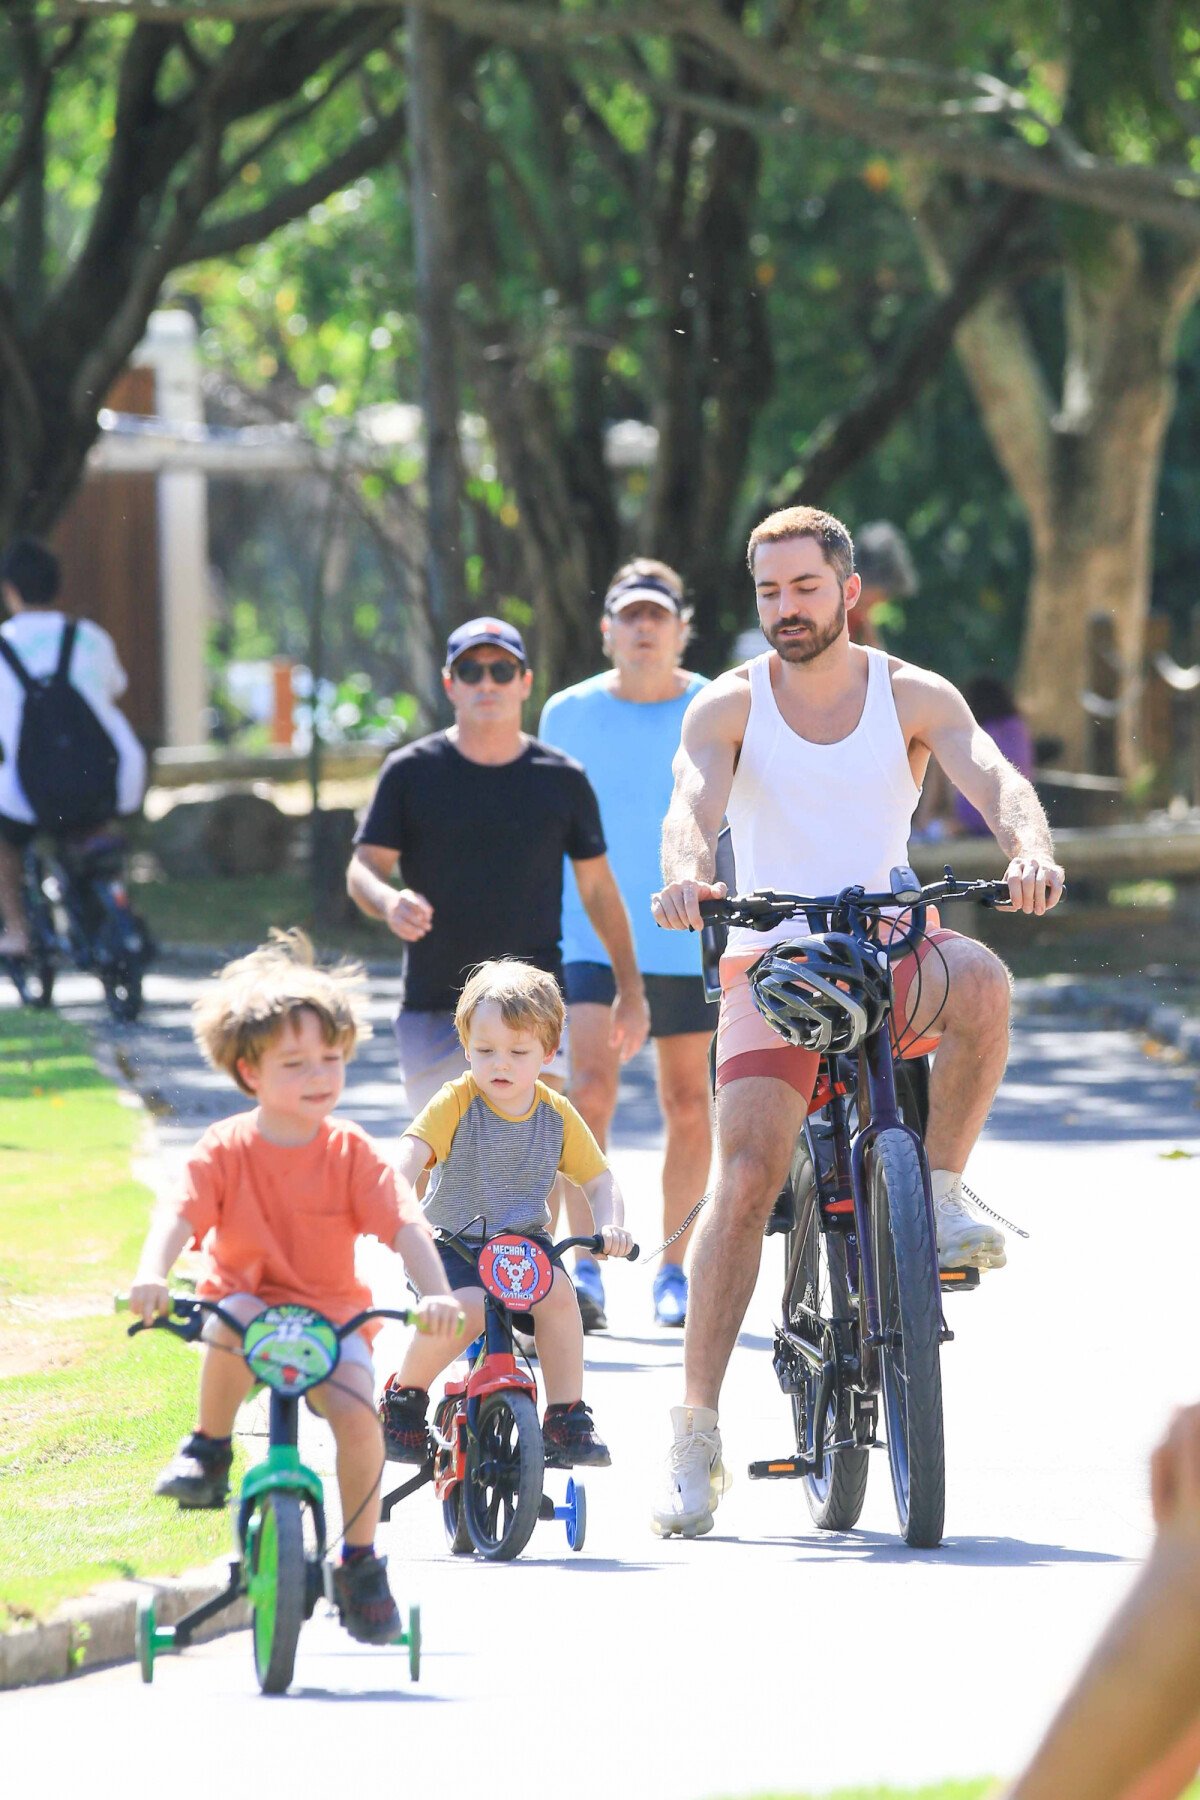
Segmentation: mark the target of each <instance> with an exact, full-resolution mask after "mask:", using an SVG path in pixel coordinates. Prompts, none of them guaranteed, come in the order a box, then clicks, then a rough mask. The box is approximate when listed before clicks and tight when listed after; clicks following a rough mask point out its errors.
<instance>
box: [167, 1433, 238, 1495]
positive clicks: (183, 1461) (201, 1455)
mask: <svg viewBox="0 0 1200 1800" xmlns="http://www.w3.org/2000/svg"><path fill="white" fill-rule="evenodd" d="M232 1467H233V1445H232V1444H229V1443H215V1442H214V1441H213V1439H212V1438H207V1437H202V1436H201V1434H200V1433H199V1432H198V1431H197V1432H193V1434H192V1436H191V1437H186V1438H184V1440H183V1442H182V1444H180V1446H179V1448H178V1450H177V1451H176V1452H175V1455H174V1457H173V1459H172V1460H171V1461H170V1462H169V1463H168V1464H167V1466H166V1468H165V1469H164V1470H163V1472H162V1474H161V1475H160V1476H159V1478H158V1480H157V1481H156V1482H155V1484H154V1491H155V1493H156V1494H161V1495H162V1496H163V1497H164V1499H167V1500H178V1502H179V1504H180V1506H187V1507H204V1506H211V1507H216V1506H224V1504H225V1502H226V1500H228V1498H229V1471H230V1469H231V1468H232Z"/></svg>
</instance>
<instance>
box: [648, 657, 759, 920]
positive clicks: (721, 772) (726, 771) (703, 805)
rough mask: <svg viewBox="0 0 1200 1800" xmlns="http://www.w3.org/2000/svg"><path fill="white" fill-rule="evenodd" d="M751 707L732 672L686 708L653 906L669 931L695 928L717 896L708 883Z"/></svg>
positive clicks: (717, 886)
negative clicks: (702, 911) (660, 884)
mask: <svg viewBox="0 0 1200 1800" xmlns="http://www.w3.org/2000/svg"><path fill="white" fill-rule="evenodd" d="M749 707H750V693H749V687H748V684H747V683H746V682H745V680H744V679H740V678H739V677H738V676H737V675H736V674H735V675H727V676H724V677H722V679H721V680H719V681H714V682H713V684H712V686H711V687H708V688H705V689H704V691H703V692H702V693H700V694H697V696H696V698H695V699H694V700H693V701H692V704H691V705H690V706H689V707H688V709H687V712H686V713H685V714H684V719H683V733H682V737H681V741H680V745H679V749H678V750H677V751H676V753H675V761H674V765H673V768H674V774H675V787H674V791H673V793H672V795H671V804H670V806H669V807H668V809H667V816H666V818H665V819H664V821H663V838H662V871H663V882H664V886H663V889H662V892H661V893H658V894H655V896H654V898H653V900H652V901H651V906H652V909H653V912H654V917H655V919H656V921H657V922H658V924H659V925H662V926H665V927H666V928H667V929H668V930H674V931H683V930H693V931H694V930H698V929H699V928H700V925H701V923H702V920H701V917H700V911H699V906H700V901H701V900H705V899H709V898H711V897H713V896H714V895H718V896H719V895H723V894H724V892H725V886H724V883H723V882H715V883H714V881H713V877H714V875H715V874H716V866H717V837H718V834H719V832H720V830H721V821H722V820H723V818H724V817H725V807H726V804H727V802H728V800H729V791H730V789H731V787H732V786H733V772H734V767H735V765H736V761H737V752H738V749H739V747H740V745H741V740H742V733H743V732H744V730H745V726H746V717H747V714H748V712H749Z"/></svg>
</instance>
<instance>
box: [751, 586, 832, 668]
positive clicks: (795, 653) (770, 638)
mask: <svg viewBox="0 0 1200 1800" xmlns="http://www.w3.org/2000/svg"><path fill="white" fill-rule="evenodd" d="M795 623H796V621H795V619H781V620H780V621H779V623H778V624H777V625H775V626H774V627H773V629H772V630H770V631H767V632H764V634H763V635H764V636H765V637H766V640H767V642H768V644H770V646H771V648H772V650H774V651H775V652H776V653H777V654H778V655H779V656H780V657H781V658H782V659H783V661H784V662H791V663H807V662H812V660H813V658H814V657H817V656H820V655H821V654H822V652H823V651H826V650H828V648H829V646H830V644H832V643H835V642H836V641H837V639H838V638H840V637H841V635H842V632H843V630H844V628H845V624H846V602H845V600H844V599H839V600H838V609H837V612H836V614H835V615H834V617H833V618H832V619H831V620H830V622H829V624H828V625H827V626H826V627H825V629H824V631H813V632H812V633H811V635H810V636H808V637H803V638H792V639H790V640H788V641H786V642H784V643H782V644H781V643H780V641H779V636H780V633H781V632H782V631H783V629H784V628H785V626H788V625H794V624H795Z"/></svg>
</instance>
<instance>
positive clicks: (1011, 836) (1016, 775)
mask: <svg viewBox="0 0 1200 1800" xmlns="http://www.w3.org/2000/svg"><path fill="white" fill-rule="evenodd" d="M894 691H895V692H896V698H897V706H898V709H899V711H900V715H901V720H902V722H904V723H909V722H910V721H911V728H912V729H913V732H914V736H915V737H916V739H917V740H918V741H919V742H921V743H923V744H924V745H925V746H926V747H927V749H928V750H929V751H930V753H931V754H932V755H933V756H934V757H936V759H937V761H938V762H939V763H940V765H941V767H942V768H943V769H944V770H945V772H946V774H947V775H948V776H949V778H950V780H951V781H952V782H953V783H954V785H955V787H956V788H957V789H958V790H959V792H960V793H961V794H963V795H965V797H966V798H967V799H968V800H969V801H970V802H971V805H972V806H974V807H975V809H976V810H977V811H978V812H979V813H981V814H982V815H983V818H984V820H985V822H986V824H987V827H988V830H989V831H990V832H991V834H992V836H993V837H994V838H995V840H996V842H997V843H998V844H999V846H1000V848H1001V849H1002V850H1003V851H1004V854H1005V855H1006V856H1007V857H1008V859H1009V861H1008V868H1007V869H1006V871H1005V879H1006V880H1007V881H1008V884H1009V890H1010V892H1011V894H1012V898H1013V905H1014V906H1016V907H1018V908H1019V909H1020V910H1021V911H1022V912H1032V913H1043V912H1048V911H1049V909H1050V908H1051V907H1052V906H1054V905H1055V904H1056V903H1057V902H1058V900H1059V898H1060V896H1061V894H1062V889H1063V873H1062V869H1061V867H1060V866H1059V864H1058V862H1057V860H1056V858H1055V855H1054V840H1053V838H1052V837H1051V835H1050V824H1049V821H1048V819H1047V818H1046V813H1045V809H1044V808H1043V806H1042V803H1041V801H1040V800H1039V799H1038V797H1037V790H1036V789H1035V788H1034V785H1033V783H1032V782H1031V781H1028V780H1027V779H1026V777H1025V776H1024V775H1022V774H1021V772H1020V770H1019V769H1014V767H1013V765H1012V764H1011V763H1010V762H1009V760H1008V758H1007V757H1006V756H1004V755H1002V754H1001V752H1000V750H999V749H998V748H997V746H996V744H995V743H994V742H993V740H992V739H991V738H990V737H989V736H988V734H987V732H986V731H985V730H984V729H983V727H982V725H980V724H978V723H977V722H976V720H975V719H974V717H973V716H972V713H971V709H970V707H969V706H968V705H967V703H966V701H965V700H964V699H963V697H962V695H961V694H960V693H959V692H958V689H957V688H955V687H952V686H951V684H950V683H949V682H948V681H944V680H943V679H942V677H941V676H940V675H933V674H931V673H930V672H929V671H927V670H910V669H906V670H905V671H904V672H903V673H902V675H901V676H900V678H899V680H897V681H896V682H895V684H894Z"/></svg>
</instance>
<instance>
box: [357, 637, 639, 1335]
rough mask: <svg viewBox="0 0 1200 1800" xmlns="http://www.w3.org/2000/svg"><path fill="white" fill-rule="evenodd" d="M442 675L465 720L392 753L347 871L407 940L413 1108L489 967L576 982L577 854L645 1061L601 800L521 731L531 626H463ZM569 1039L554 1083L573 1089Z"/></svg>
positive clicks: (631, 1048)
mask: <svg viewBox="0 0 1200 1800" xmlns="http://www.w3.org/2000/svg"><path fill="white" fill-rule="evenodd" d="M442 682H443V686H444V687H445V690H446V694H447V697H448V698H449V701H450V705H451V706H452V707H453V709H454V723H453V725H451V726H450V727H449V729H448V730H446V731H435V732H432V733H431V734H430V735H429V736H428V737H423V738H418V739H417V740H416V741H415V742H413V743H411V744H405V745H403V746H402V748H401V749H399V750H395V751H393V752H392V754H391V755H390V756H389V757H388V759H387V761H386V762H385V763H384V765H383V768H382V770H381V771H380V776H379V780H378V783H377V784H376V788H375V793H374V795H373V797H372V799H371V803H370V806H369V807H368V809H367V813H366V817H365V818H364V819H363V822H362V824H361V825H360V826H359V828H358V832H357V834H356V836H355V840H354V842H355V848H354V854H353V856H352V858H351V861H350V866H349V868H348V870H347V872H346V886H347V889H348V891H349V893H350V897H351V899H352V900H353V901H354V902H355V904H356V905H357V906H358V907H359V908H360V909H361V911H363V912H364V913H366V915H367V917H368V918H372V919H379V920H381V921H382V922H383V923H384V924H385V925H386V926H387V927H388V929H389V931H391V932H393V933H394V934H395V936H396V937H398V938H399V939H400V940H401V942H402V943H403V944H404V945H405V947H406V949H405V967H404V997H403V999H402V1001H401V1006H400V1012H399V1014H398V1016H397V1019H396V1041H397V1044H398V1047H399V1051H400V1066H401V1073H402V1075H403V1077H404V1086H405V1094H406V1098H407V1102H408V1108H409V1111H410V1113H412V1114H414V1115H415V1114H417V1113H420V1112H421V1111H422V1110H423V1108H424V1107H426V1106H427V1105H428V1104H429V1101H430V1100H431V1099H432V1098H433V1096H434V1095H435V1094H436V1093H437V1091H438V1089H439V1088H441V1087H442V1086H443V1085H444V1083H446V1082H447V1081H455V1080H457V1078H458V1077H459V1076H460V1075H463V1074H465V1073H466V1070H467V1059H466V1056H465V1054H464V1051H463V1047H462V1044H461V1042H460V1041H459V1038H458V1033H457V1031H456V1030H455V1026H454V1009H455V1007H456V1006H457V1004H458V997H459V995H460V993H461V992H462V989H463V986H464V984H465V982H466V980H467V977H468V976H469V974H470V973H471V970H472V969H473V968H474V967H475V966H476V965H477V964H478V963H483V962H489V961H493V960H496V959H499V958H503V957H516V958H517V959H518V960H519V961H522V962H528V963H532V964H533V966H534V968H537V969H543V970H544V971H545V972H546V974H548V975H553V976H554V978H555V980H556V981H558V982H559V983H560V984H561V981H562V955H561V948H560V938H561V933H562V897H563V867H564V859H565V860H566V862H567V863H569V865H570V867H571V870H572V872H573V876H574V880H575V886H576V889H577V891H578V894H579V896H580V905H581V907H582V910H583V912H584V914H585V915H586V917H587V919H588V920H589V922H590V924H591V926H592V928H593V930H594V931H595V933H596V939H597V941H598V942H599V943H600V944H602V945H603V947H604V948H603V954H604V955H605V956H606V957H607V958H608V960H609V963H610V964H611V967H612V969H613V971H614V977H615V979H614V993H613V998H612V1004H611V1006H610V1008H609V1009H608V1024H609V1029H610V1031H611V1033H612V1038H613V1042H614V1044H615V1046H616V1051H617V1054H618V1055H620V1056H622V1057H626V1058H627V1057H630V1056H633V1055H636V1053H637V1051H638V1050H640V1049H641V1047H642V1045H643V1043H644V1042H645V1039H646V1030H647V1026H648V1019H647V1014H646V996H645V990H644V988H643V984H642V978H641V975H640V974H639V972H638V967H637V958H636V956H635V954H634V947H633V939H632V936H631V933H630V927H629V915H628V913H627V912H626V910H625V905H624V902H623V901H622V899H621V894H620V890H619V889H618V887H617V884H616V882H615V880H614V879H613V874H612V870H611V868H610V866H609V861H608V856H607V854H606V845H605V838H604V833H603V831H602V829H601V824H600V809H599V807H598V805H597V802H596V796H595V793H594V792H593V790H592V787H591V784H590V783H589V781H588V778H587V776H586V775H585V774H584V772H583V770H582V769H581V768H580V766H579V764H578V763H577V762H575V761H573V760H572V758H571V757H570V756H565V755H564V754H563V753H562V751H561V750H556V749H553V748H552V747H551V746H550V745H548V744H543V743H540V742H539V741H538V740H537V739H536V738H532V737H530V736H529V735H528V734H527V733H526V732H524V731H522V729H521V712H522V709H523V707H524V705H525V702H526V700H527V699H528V698H529V692H530V689H531V688H532V686H533V675H532V672H531V670H530V668H529V663H528V658H527V656H526V653H525V644H524V640H523V639H522V637H521V634H520V632H519V631H518V630H517V629H516V627H515V626H513V625H510V624H509V623H508V622H507V620H504V619H494V618H479V619H471V620H468V621H467V623H466V624H465V625H460V626H459V627H458V629H457V630H456V631H453V632H451V634H450V637H449V640H448V642H447V644H446V663H445V667H444V669H443V671H442ZM397 877H398V878H399V883H400V885H396V878H397ZM564 1048H565V1047H560V1049H559V1050H558V1051H557V1052H556V1055H555V1059H554V1061H552V1062H551V1063H550V1064H548V1066H547V1067H546V1068H545V1069H544V1070H543V1071H542V1077H541V1078H542V1080H543V1081H545V1082H546V1083H547V1084H548V1085H549V1086H551V1087H554V1088H557V1089H558V1090H559V1091H561V1090H562V1089H563V1088H564V1087H565V1085H566V1074H567V1059H566V1056H565V1054H564ZM564 1197H565V1199H566V1202H567V1216H568V1218H569V1219H570V1220H571V1226H572V1232H573V1233H574V1234H575V1235H582V1234H583V1233H584V1232H586V1233H587V1235H588V1236H591V1234H592V1225H591V1223H590V1218H591V1215H590V1211H589V1209H588V1205H587V1200H586V1198H585V1197H584V1196H583V1195H582V1194H580V1192H579V1190H578V1189H577V1188H575V1187H574V1186H573V1185H570V1184H567V1185H566V1188H565V1196H563V1195H560V1198H564ZM554 1210H555V1206H554V1203H552V1211H554ZM577 1220H578V1221H579V1223H576V1221H577ZM579 1303H580V1312H581V1313H582V1315H583V1323H584V1329H585V1330H588V1331H598V1330H601V1329H602V1328H603V1326H604V1323H605V1320H604V1316H603V1310H602V1309H597V1308H596V1307H595V1306H594V1305H593V1304H592V1303H591V1301H590V1300H589V1298H588V1295H587V1293H586V1291H585V1290H584V1289H582V1288H581V1289H580V1294H579Z"/></svg>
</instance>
